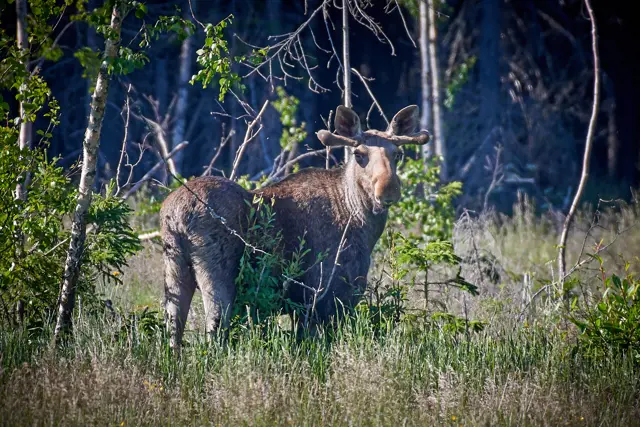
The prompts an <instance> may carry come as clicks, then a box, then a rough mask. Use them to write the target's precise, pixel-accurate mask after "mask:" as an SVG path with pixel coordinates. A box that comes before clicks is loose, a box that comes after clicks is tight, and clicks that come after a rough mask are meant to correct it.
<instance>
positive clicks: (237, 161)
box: [229, 100, 269, 181]
mask: <svg viewBox="0 0 640 427" xmlns="http://www.w3.org/2000/svg"><path fill="white" fill-rule="evenodd" d="M267 105H269V100H266V101H265V102H264V104H263V105H262V108H261V109H260V112H259V113H258V115H257V116H256V118H255V119H253V120H252V121H251V123H249V126H247V132H246V133H245V135H244V141H243V142H242V145H240V148H239V149H238V153H237V154H236V159H235V161H234V162H233V169H232V170H231V175H229V179H230V180H231V181H233V180H235V178H236V174H237V172H238V166H239V165H240V160H241V159H242V156H243V155H244V152H245V150H246V149H247V145H248V144H249V142H251V141H252V140H253V139H254V138H255V137H256V136H257V135H258V133H259V132H260V130H262V125H260V127H259V128H258V130H257V131H256V132H252V131H253V128H254V127H255V126H256V125H257V124H258V122H260V119H261V118H262V115H263V114H264V112H265V111H266V109H267Z"/></svg>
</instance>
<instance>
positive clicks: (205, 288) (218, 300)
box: [194, 263, 237, 336]
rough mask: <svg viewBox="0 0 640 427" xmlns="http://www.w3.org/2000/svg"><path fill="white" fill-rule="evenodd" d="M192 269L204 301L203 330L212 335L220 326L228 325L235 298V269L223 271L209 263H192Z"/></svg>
mask: <svg viewBox="0 0 640 427" xmlns="http://www.w3.org/2000/svg"><path fill="white" fill-rule="evenodd" d="M194 270H195V274H196V281H197V282H198V286H199V287H200V292H201V293H202V302H203V303H204V316H205V330H206V332H207V335H208V336H213V335H214V334H215V333H216V332H217V331H218V328H219V327H220V326H222V327H223V328H227V327H228V326H229V320H230V319H231V310H232V308H233V301H234V300H235V298H236V286H235V283H234V282H235V274H234V272H235V271H237V270H236V269H233V271H228V270H227V271H224V270H222V269H218V268H216V267H215V266H214V265H211V264H210V263H203V264H200V265H194Z"/></svg>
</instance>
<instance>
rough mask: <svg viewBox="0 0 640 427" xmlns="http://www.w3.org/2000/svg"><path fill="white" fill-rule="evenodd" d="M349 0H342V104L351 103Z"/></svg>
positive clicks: (345, 154) (350, 106)
mask: <svg viewBox="0 0 640 427" xmlns="http://www.w3.org/2000/svg"><path fill="white" fill-rule="evenodd" d="M349 47H350V46H349V0H342V66H343V67H344V70H343V71H344V106H345V107H347V108H352V104H351V58H350V53H349ZM349 154H350V151H349V148H348V147H344V162H345V163H347V162H348V161H349Z"/></svg>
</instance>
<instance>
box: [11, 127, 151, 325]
mask: <svg viewBox="0 0 640 427" xmlns="http://www.w3.org/2000/svg"><path fill="white" fill-rule="evenodd" d="M15 134H16V131H15V130H14V129H12V128H6V127H4V128H1V129H0V138H2V142H1V155H0V176H1V177H2V179H1V180H0V225H1V226H0V241H2V242H3V244H2V245H1V247H0V252H1V253H2V257H1V258H0V272H2V276H1V277H0V306H1V307H0V310H1V311H0V323H2V324H15V323H16V322H17V321H18V320H19V319H18V313H16V312H15V307H16V304H17V303H18V301H22V302H23V303H24V315H25V319H24V321H25V323H26V325H27V327H29V328H33V327H36V326H41V325H43V324H44V323H46V322H47V321H48V319H49V316H50V315H51V313H52V312H53V310H54V309H55V307H56V304H57V298H58V287H59V284H60V279H61V277H62V267H63V266H64V260H65V256H66V252H65V251H66V248H67V244H68V238H69V230H68V229H67V228H66V224H67V223H68V219H69V218H70V217H71V215H72V214H73V210H74V208H75V191H74V190H72V187H71V185H70V181H69V179H68V178H67V177H66V176H65V175H64V173H63V170H62V168H60V167H59V166H56V163H55V159H54V160H53V161H50V160H48V159H47V157H46V153H45V150H44V149H41V148H39V149H35V150H33V151H31V152H29V153H28V155H25V154H26V153H24V152H22V151H21V150H20V149H19V148H18V146H17V144H16V142H15ZM7 136H9V137H8V138H7ZM12 136H13V137H12ZM27 173H30V174H31V182H30V185H29V187H28V188H29V193H28V197H27V198H26V200H19V199H16V198H15V196H14V191H15V187H16V184H17V183H18V182H20V181H22V180H24V177H25V176H26V174H27ZM108 188H112V186H110V187H108ZM129 214H130V211H129V208H128V207H127V205H125V204H124V203H123V202H122V201H121V200H119V199H117V198H115V197H113V196H112V195H111V194H110V192H109V189H108V190H107V193H106V194H105V195H104V196H102V195H99V194H98V195H95V197H94V203H93V204H92V206H91V210H90V213H89V218H88V222H89V224H90V225H89V227H90V228H91V229H93V232H91V233H89V234H88V236H87V240H86V243H85V244H86V249H85V252H84V257H83V260H84V262H83V268H82V276H81V280H80V286H79V296H80V297H81V298H83V300H84V301H85V302H95V301H97V295H96V294H95V283H96V280H97V279H98V276H99V275H101V276H102V277H104V278H109V279H110V280H114V281H119V277H118V274H114V272H120V271H121V270H122V268H123V267H124V266H125V265H126V259H127V257H128V256H130V255H131V254H132V253H134V252H135V251H137V250H138V249H139V248H140V245H139V242H138V240H137V237H136V236H135V234H133V233H132V230H131V229H130V227H129V225H128V217H129Z"/></svg>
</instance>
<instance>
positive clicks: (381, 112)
mask: <svg viewBox="0 0 640 427" xmlns="http://www.w3.org/2000/svg"><path fill="white" fill-rule="evenodd" d="M351 71H352V72H353V73H354V74H355V75H356V76H358V77H359V78H360V81H362V84H363V85H364V88H365V89H366V90H367V93H368V94H369V96H370V97H371V100H372V101H373V103H374V104H375V106H376V107H377V108H378V111H379V112H380V115H381V116H382V118H383V119H384V121H385V123H386V124H387V126H389V119H388V118H387V115H386V114H384V111H383V110H382V107H381V106H380V103H379V102H378V100H377V99H376V97H375V96H374V95H373V92H371V89H370V88H369V85H368V84H367V81H366V79H365V78H364V76H363V75H362V74H360V73H359V72H358V70H356V69H355V68H352V69H351Z"/></svg>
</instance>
